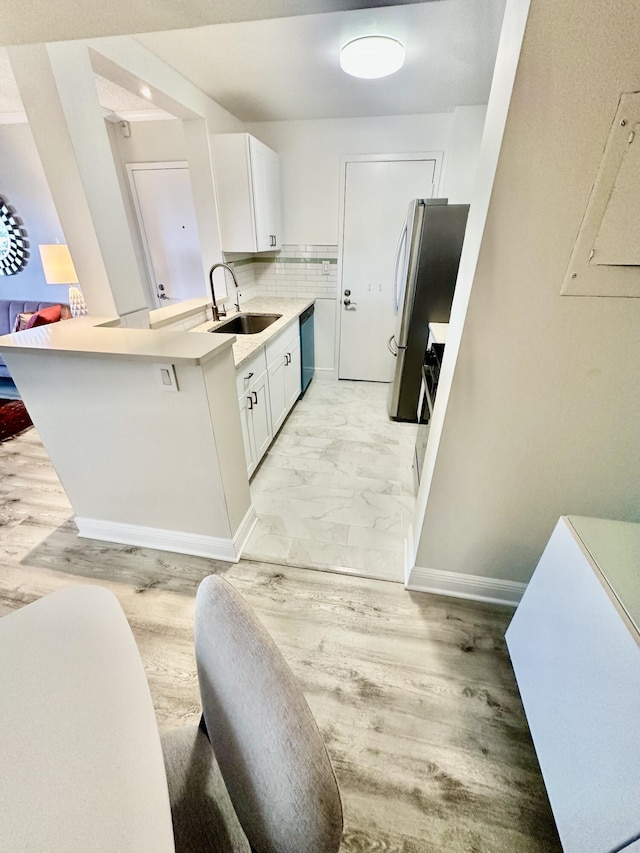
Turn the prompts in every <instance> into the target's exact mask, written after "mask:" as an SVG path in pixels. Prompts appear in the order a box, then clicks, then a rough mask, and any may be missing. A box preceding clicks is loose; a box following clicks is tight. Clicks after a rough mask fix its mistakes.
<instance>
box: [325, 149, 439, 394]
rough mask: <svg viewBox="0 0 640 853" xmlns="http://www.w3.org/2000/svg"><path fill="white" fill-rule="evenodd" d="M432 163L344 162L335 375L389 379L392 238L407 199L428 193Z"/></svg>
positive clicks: (424, 159)
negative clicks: (337, 344) (338, 349)
mask: <svg viewBox="0 0 640 853" xmlns="http://www.w3.org/2000/svg"><path fill="white" fill-rule="evenodd" d="M437 165H439V164H438V163H437V160H436V158H435V156H433V155H432V156H430V157H427V156H426V155H425V156H424V157H419V156H417V155H413V156H411V155H407V157H406V159H402V158H398V157H393V158H389V159H381V158H376V159H375V160H359V161H349V162H347V163H346V174H345V184H344V187H345V188H344V211H343V231H342V276H341V291H340V301H339V309H340V344H339V346H340V351H339V361H338V364H339V367H338V375H339V377H340V379H364V380H369V381H372V382H391V380H392V379H393V372H394V367H395V361H394V358H393V356H392V355H391V353H390V352H389V350H388V348H387V341H388V340H389V338H390V337H391V335H392V334H393V332H394V327H395V315H394V308H393V273H394V261H395V255H396V248H397V244H398V236H399V234H400V231H401V229H402V226H403V224H404V222H405V219H406V217H407V211H408V209H409V202H410V201H411V199H412V198H431V197H432V196H433V187H434V183H435V179H436V166H437ZM347 291H349V293H347ZM345 301H346V302H347V303H350V304H347V305H345V304H344V303H345Z"/></svg>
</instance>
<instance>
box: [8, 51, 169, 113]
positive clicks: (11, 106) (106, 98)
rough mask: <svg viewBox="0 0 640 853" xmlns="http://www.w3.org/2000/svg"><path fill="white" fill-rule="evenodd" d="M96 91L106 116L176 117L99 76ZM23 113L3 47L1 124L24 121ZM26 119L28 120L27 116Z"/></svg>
mask: <svg viewBox="0 0 640 853" xmlns="http://www.w3.org/2000/svg"><path fill="white" fill-rule="evenodd" d="M96 88H97V90H98V100H99V101H100V105H101V106H102V108H103V109H104V111H105V113H107V114H110V113H115V114H116V115H118V116H122V117H123V118H129V119H135V118H142V117H144V116H145V115H146V114H148V115H149V117H150V118H151V117H153V118H173V116H170V115H168V114H167V113H163V112H162V110H159V109H158V108H157V107H156V106H155V105H154V104H151V103H150V102H149V101H147V100H145V99H144V98H141V97H140V96H139V95H134V94H132V93H131V92H127V91H126V90H125V89H122V88H121V87H120V86H118V85H116V84H115V83H112V82H111V80H106V79H105V78H104V77H100V76H99V75H97V74H96ZM22 112H23V107H22V99H21V98H20V92H19V91H18V86H17V84H16V81H15V77H14V76H13V71H12V70H11V64H10V62H9V56H8V54H7V50H6V48H3V47H0V121H2V116H3V115H4V116H5V117H8V116H12V117H13V118H14V120H15V119H18V120H21V117H22V116H21V114H22ZM24 120H25V121H26V116H25V117H24Z"/></svg>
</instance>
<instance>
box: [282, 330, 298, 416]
mask: <svg viewBox="0 0 640 853" xmlns="http://www.w3.org/2000/svg"><path fill="white" fill-rule="evenodd" d="M285 356H286V358H287V361H286V363H285V367H284V388H285V397H286V400H287V412H289V411H290V410H291V408H292V406H293V405H294V403H295V402H296V400H297V399H298V397H299V396H300V391H301V390H302V385H301V381H302V376H301V367H300V337H299V336H298V337H297V338H296V340H295V341H294V342H293V343H292V345H291V346H290V347H289V349H288V351H287V352H286V353H285Z"/></svg>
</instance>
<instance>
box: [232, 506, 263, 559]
mask: <svg viewBox="0 0 640 853" xmlns="http://www.w3.org/2000/svg"><path fill="white" fill-rule="evenodd" d="M257 522H258V516H257V515H256V511H255V508H254V506H253V504H250V506H249V509H248V510H247V511H246V513H245V516H244V518H243V519H242V521H241V522H240V527H238V529H237V530H236V533H235V536H234V537H233V545H234V548H235V551H236V554H237V555H238V556H237V557H236V562H237V561H238V560H239V559H240V557H241V556H242V552H243V551H244V549H245V548H246V546H247V542H248V541H249V537H250V536H251V534H252V533H253V528H254V527H255V526H256V524H257Z"/></svg>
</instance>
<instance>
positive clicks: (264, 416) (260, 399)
mask: <svg viewBox="0 0 640 853" xmlns="http://www.w3.org/2000/svg"><path fill="white" fill-rule="evenodd" d="M238 403H239V405H240V421H241V423H242V438H243V440H244V450H245V455H246V457H247V474H248V476H249V477H250V476H251V475H252V474H253V472H254V471H255V469H256V466H257V464H258V462H259V461H260V460H261V459H262V457H263V456H264V454H265V453H266V451H267V448H268V447H269V445H270V444H271V440H272V439H273V435H274V433H273V429H272V426H271V411H270V406H269V393H268V388H267V374H266V372H265V373H263V374H262V375H261V376H259V377H258V378H257V379H256V380H255V382H253V383H252V384H251V385H250V387H249V388H248V389H247V391H246V392H245V393H244V394H243V396H242V397H240V399H239V400H238Z"/></svg>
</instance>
